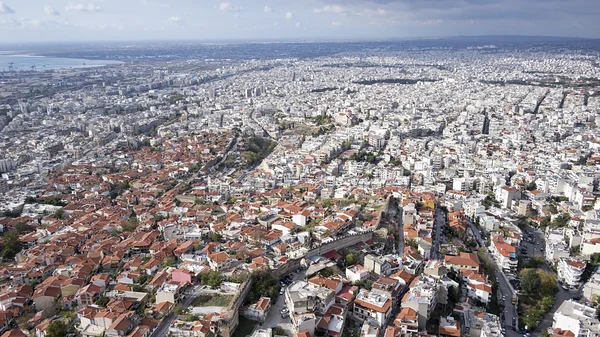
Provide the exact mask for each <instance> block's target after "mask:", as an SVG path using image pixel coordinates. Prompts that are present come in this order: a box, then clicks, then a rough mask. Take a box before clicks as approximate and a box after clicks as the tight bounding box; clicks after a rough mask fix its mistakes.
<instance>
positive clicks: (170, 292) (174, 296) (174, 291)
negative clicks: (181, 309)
mask: <svg viewBox="0 0 600 337" xmlns="http://www.w3.org/2000/svg"><path fill="white" fill-rule="evenodd" d="M182 290H183V287H181V286H180V285H179V284H173V283H165V284H163V285H162V286H161V287H160V288H159V289H158V290H157V291H156V303H160V302H169V303H173V304H177V303H178V301H179V296H180V295H181V293H182Z"/></svg>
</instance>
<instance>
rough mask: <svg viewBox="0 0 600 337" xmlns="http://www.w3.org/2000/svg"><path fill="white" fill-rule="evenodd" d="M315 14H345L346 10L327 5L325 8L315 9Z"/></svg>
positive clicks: (337, 6) (338, 6)
mask: <svg viewBox="0 0 600 337" xmlns="http://www.w3.org/2000/svg"><path fill="white" fill-rule="evenodd" d="M313 12H315V13H332V14H345V13H346V10H345V9H344V7H342V6H340V5H326V6H325V7H323V8H315V9H314V10H313Z"/></svg>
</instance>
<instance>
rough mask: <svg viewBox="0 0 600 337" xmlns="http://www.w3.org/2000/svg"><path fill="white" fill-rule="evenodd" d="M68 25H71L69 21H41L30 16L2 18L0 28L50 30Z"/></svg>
mask: <svg viewBox="0 0 600 337" xmlns="http://www.w3.org/2000/svg"><path fill="white" fill-rule="evenodd" d="M67 26H69V23H68V22H66V21H54V20H42V21H39V20H31V19H28V18H20V19H0V29H6V30H42V29H43V30H50V29H56V28H61V27H67Z"/></svg>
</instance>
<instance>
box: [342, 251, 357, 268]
mask: <svg viewBox="0 0 600 337" xmlns="http://www.w3.org/2000/svg"><path fill="white" fill-rule="evenodd" d="M345 260H346V265H347V266H351V265H353V264H356V256H355V255H354V253H352V252H350V253H348V254H346V258H345Z"/></svg>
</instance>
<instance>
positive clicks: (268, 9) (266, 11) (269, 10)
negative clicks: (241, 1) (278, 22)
mask: <svg viewBox="0 0 600 337" xmlns="http://www.w3.org/2000/svg"><path fill="white" fill-rule="evenodd" d="M272 11H273V8H271V7H269V6H265V13H271V12H272Z"/></svg>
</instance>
